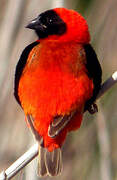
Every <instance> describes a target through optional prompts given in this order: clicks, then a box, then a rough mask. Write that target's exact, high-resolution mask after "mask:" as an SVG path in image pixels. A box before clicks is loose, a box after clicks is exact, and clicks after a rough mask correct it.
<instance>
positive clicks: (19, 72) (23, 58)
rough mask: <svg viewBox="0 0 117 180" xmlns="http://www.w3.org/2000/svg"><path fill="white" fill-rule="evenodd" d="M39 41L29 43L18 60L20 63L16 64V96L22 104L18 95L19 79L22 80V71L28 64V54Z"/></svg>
mask: <svg viewBox="0 0 117 180" xmlns="http://www.w3.org/2000/svg"><path fill="white" fill-rule="evenodd" d="M38 44H39V42H37V41H36V42H33V43H31V44H30V45H28V46H27V47H26V48H25V49H24V50H23V52H22V54H21V56H20V59H19V61H18V64H17V66H16V70H15V82H14V84H15V85H14V96H15V98H16V100H17V102H18V103H19V104H20V105H21V103H20V100H19V96H18V85H19V80H20V77H21V75H22V72H23V69H24V67H25V65H26V62H27V59H28V56H29V53H30V51H31V50H32V49H33V48H34V47H35V46H36V45H38Z"/></svg>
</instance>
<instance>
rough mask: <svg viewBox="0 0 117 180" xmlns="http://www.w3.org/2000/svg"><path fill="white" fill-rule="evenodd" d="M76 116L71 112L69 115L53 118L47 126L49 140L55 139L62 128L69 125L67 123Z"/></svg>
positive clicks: (74, 112)
mask: <svg viewBox="0 0 117 180" xmlns="http://www.w3.org/2000/svg"><path fill="white" fill-rule="evenodd" d="M75 114H76V111H72V112H71V113H70V114H69V115H64V116H62V115H58V116H55V117H54V118H53V122H52V123H51V124H50V125H49V128H48V136H49V137H51V138H54V137H56V136H57V135H58V134H59V133H60V132H61V131H62V130H63V128H64V127H65V126H66V125H67V124H68V123H69V121H70V120H71V119H72V118H73V116H74V115H75Z"/></svg>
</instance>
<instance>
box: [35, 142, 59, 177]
mask: <svg viewBox="0 0 117 180" xmlns="http://www.w3.org/2000/svg"><path fill="white" fill-rule="evenodd" d="M61 170H62V156H61V149H60V148H58V149H54V150H53V151H52V152H49V151H48V149H46V148H44V147H42V146H40V145H39V164H38V175H39V176H46V175H49V176H57V175H59V174H60V173H61Z"/></svg>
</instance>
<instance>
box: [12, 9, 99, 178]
mask: <svg viewBox="0 0 117 180" xmlns="http://www.w3.org/2000/svg"><path fill="white" fill-rule="evenodd" d="M26 28H29V29H32V30H34V31H35V33H36V35H37V37H38V38H37V40H36V41H34V42H32V43H31V44H29V45H28V46H27V47H26V48H25V49H24V50H23V52H22V54H21V56H20V58H19V61H18V63H17V65H16V70H15V80H14V96H15V98H16V100H17V102H18V104H19V105H20V106H21V108H22V109H23V111H24V113H25V117H26V122H27V125H28V127H29V128H30V129H31V131H32V133H33V135H34V137H35V139H36V140H37V142H38V144H39V161H38V175H39V176H47V175H48V176H57V175H59V174H61V172H62V154H61V148H62V146H63V144H64V142H65V139H66V137H67V134H68V133H69V132H71V131H75V130H78V129H79V128H80V126H81V123H82V120H83V115H84V113H85V112H86V111H88V112H89V113H91V114H93V113H95V112H97V110H98V107H97V105H96V104H95V101H96V97H97V95H98V92H99V90H100V88H101V81H102V70H101V65H100V63H99V61H98V58H97V55H96V53H95V50H94V49H93V47H92V46H91V44H90V33H89V28H88V24H87V22H86V20H85V19H84V17H83V16H82V15H81V14H80V13H78V12H77V11H75V10H72V9H67V8H64V7H60V8H54V9H49V10H46V11H44V12H42V13H41V14H39V15H38V16H37V17H36V18H35V19H33V20H32V21H30V22H29V24H28V25H27V26H26Z"/></svg>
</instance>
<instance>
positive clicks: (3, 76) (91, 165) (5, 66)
mask: <svg viewBox="0 0 117 180" xmlns="http://www.w3.org/2000/svg"><path fill="white" fill-rule="evenodd" d="M83 1H84V2H85V0H83ZM52 3H53V2H52V0H43V1H42V0H34V1H28V0H25V1H24V0H9V1H6V0H0V171H2V170H3V169H5V168H7V167H8V166H9V165H10V164H12V163H13V162H14V161H15V160H16V159H17V158H18V157H20V156H21V155H22V154H23V153H24V152H25V151H26V150H27V149H28V147H30V146H31V145H32V144H33V143H34V140H33V137H32V135H31V134H30V132H29V130H28V128H27V126H26V123H25V121H24V114H23V111H22V110H21V108H20V107H19V105H18V104H17V103H16V101H15V99H14V96H13V81H14V71H15V66H16V64H17V61H18V59H19V56H20V54H21V52H22V50H23V49H24V47H25V46H26V45H28V44H29V43H30V42H32V41H34V40H35V39H36V36H35V35H34V33H33V32H32V31H30V30H28V29H25V28H24V27H25V25H26V24H27V23H28V21H29V20H31V19H32V18H34V17H35V16H36V15H37V14H39V13H40V12H42V11H43V10H46V9H48V8H51V7H52V5H53V4H52ZM89 3H90V5H88V4H87V5H84V6H83V4H82V0H77V1H75V0H74V1H73V0H71V1H70V0H66V1H65V7H69V8H74V9H77V10H78V11H79V12H81V13H83V14H84V16H85V18H86V19H87V21H88V24H89V29H90V32H91V36H92V44H93V46H94V47H95V50H96V52H97V54H98V58H99V60H100V63H101V65H102V69H103V81H104V80H105V79H107V78H108V77H109V76H110V75H111V74H112V73H113V72H114V71H116V70H117V35H116V31H117V1H116V0H112V1H110V0H105V1H101V0H92V1H91V0H90V2H89ZM116 91H117V85H115V86H114V87H113V88H112V89H111V90H109V91H108V92H107V93H106V94H105V95H104V96H103V97H102V98H101V99H100V105H99V113H98V114H97V115H93V116H91V115H88V113H86V114H85V117H84V121H83V123H82V127H81V128H80V130H79V131H78V132H75V133H71V134H70V135H69V136H68V138H67V141H66V143H65V145H64V147H63V150H64V151H63V157H64V170H63V173H62V175H61V176H60V177H57V178H54V179H61V180H94V179H95V180H117V138H116V137H117V110H116V108H117V95H116ZM100 137H102V138H101V139H104V141H103V143H102V144H101V142H100ZM103 137H104V138H103ZM105 137H106V138H107V139H105ZM106 141H107V142H106ZM105 162H107V163H106V164H105ZM35 164H36V163H34V162H31V163H30V165H28V166H27V168H25V169H24V170H23V171H22V172H21V173H19V174H18V176H16V177H15V178H14V179H23V180H25V179H26V180H30V179H31V180H33V179H35V180H36V166H35ZM106 171H108V177H106V174H107V172H106ZM105 177H106V178H105ZM47 179H49V178H47Z"/></svg>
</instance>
